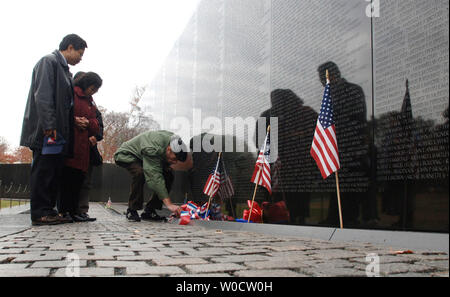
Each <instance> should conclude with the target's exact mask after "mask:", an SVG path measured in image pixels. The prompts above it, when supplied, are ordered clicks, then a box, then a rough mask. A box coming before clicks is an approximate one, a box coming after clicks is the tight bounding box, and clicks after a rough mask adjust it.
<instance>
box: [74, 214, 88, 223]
mask: <svg viewBox="0 0 450 297" xmlns="http://www.w3.org/2000/svg"><path fill="white" fill-rule="evenodd" d="M72 218H73V220H74V221H75V222H87V219H85V218H84V217H82V216H80V215H78V214H75V215H73V216H72Z"/></svg>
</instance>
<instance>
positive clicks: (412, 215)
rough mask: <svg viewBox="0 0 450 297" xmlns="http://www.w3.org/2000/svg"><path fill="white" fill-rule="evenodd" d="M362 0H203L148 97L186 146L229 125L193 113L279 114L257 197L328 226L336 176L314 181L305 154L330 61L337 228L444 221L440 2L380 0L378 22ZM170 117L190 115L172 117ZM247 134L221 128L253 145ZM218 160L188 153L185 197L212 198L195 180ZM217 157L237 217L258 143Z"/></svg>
mask: <svg viewBox="0 0 450 297" xmlns="http://www.w3.org/2000/svg"><path fill="white" fill-rule="evenodd" d="M367 5H369V3H368V2H367V1H363V0H345V1H344V0H339V1H332V0H324V1H312V0H311V1H298V0H246V1H240V0H203V1H201V2H200V4H199V6H198V8H197V10H196V12H195V14H194V15H193V17H192V19H191V21H190V22H189V23H188V24H187V26H186V28H185V30H184V32H183V34H182V35H181V36H180V38H179V39H178V41H177V42H176V44H175V45H174V47H173V49H172V51H171V52H170V54H169V55H168V57H167V59H166V61H165V63H164V64H163V67H162V69H161V71H160V73H159V74H158V75H157V76H156V77H155V78H154V79H153V80H152V82H151V92H150V96H149V97H148V98H146V100H147V101H146V103H147V104H148V105H150V107H151V108H152V109H153V111H154V117H155V119H156V120H158V122H159V123H160V124H161V126H162V128H164V129H168V130H175V131H176V132H178V133H179V134H181V136H182V137H183V138H184V139H185V141H186V142H189V140H191V138H192V137H194V139H195V138H196V137H197V138H201V137H204V136H205V135H208V134H202V135H200V134H201V133H205V132H206V133H210V134H211V133H212V134H222V135H223V134H226V133H225V131H223V130H222V131H216V130H211V128H210V127H203V128H202V129H200V128H199V127H198V125H197V126H195V124H196V120H203V121H204V120H208V119H210V118H211V117H216V118H219V119H220V120H222V121H224V119H225V117H241V118H244V119H245V118H247V117H253V118H255V121H256V118H258V117H262V118H266V119H267V123H270V117H276V118H277V119H278V121H277V122H275V123H272V125H274V126H276V128H277V130H278V142H277V145H278V156H277V159H276V160H273V163H272V165H271V167H272V168H271V169H272V175H273V180H272V183H273V184H272V187H273V188H274V191H273V192H274V193H273V195H272V196H270V195H268V193H267V191H266V190H264V189H262V188H261V189H259V190H258V191H257V196H256V200H257V201H259V202H262V201H270V202H276V201H285V202H286V204H287V207H288V208H289V211H290V223H291V224H308V225H324V226H337V225H338V210H337V201H336V200H337V199H336V184H335V179H334V176H330V177H329V178H328V179H326V180H323V179H322V178H321V176H320V173H319V170H318V169H317V166H316V165H315V163H314V161H313V159H312V158H311V157H310V155H309V150H310V145H311V142H312V137H313V131H314V128H315V124H316V120H317V114H318V111H319V109H320V104H321V100H322V93H323V88H324V82H325V70H326V69H328V70H329V72H330V79H331V94H332V97H333V104H334V112H335V122H336V130H337V139H338V148H339V156H340V161H341V170H340V171H339V178H340V189H341V198H342V208H343V209H342V211H343V215H344V227H357V228H382V229H392V228H393V229H411V230H431V231H448V198H449V197H448V196H449V193H448V181H447V180H448V132H449V131H448V93H449V88H448V68H449V67H448V65H449V64H448V61H449V59H448V49H449V44H448V41H449V39H448V31H449V28H448V6H449V5H448V1H442V0H436V1H423V0H413V1H410V0H401V1H388V0H385V1H381V3H380V12H379V17H377V18H369V17H367V15H366V8H367ZM176 117H184V118H186V119H187V120H188V122H187V123H186V124H185V125H174V122H173V119H174V118H176ZM197 124H198V122H197ZM256 126H257V125H256ZM256 134H257V133H256V132H255V131H253V130H252V129H251V128H248V129H244V130H243V131H236V134H235V135H238V137H234V138H233V136H231V135H225V136H223V137H224V140H225V139H227V138H229V137H231V138H233V139H234V141H235V143H236V144H237V143H245V147H246V148H252V149H255V148H256V147H257V144H260V142H261V141H260V140H258V139H257V138H258V137H257V135H256ZM239 135H241V136H239ZM252 135H253V136H255V137H253V138H252ZM248 136H250V137H248ZM216 158H217V153H215V152H213V153H207V152H205V151H202V152H196V153H194V167H195V168H194V171H193V172H192V174H191V176H190V177H189V178H186V180H185V181H184V182H183V183H182V184H185V183H190V190H189V191H188V192H189V193H188V195H189V198H190V199H193V200H196V201H198V202H201V201H206V200H207V199H208V197H206V196H205V195H204V194H202V188H203V185H204V183H205V181H206V179H207V177H208V174H209V173H210V172H211V170H212V168H213V167H214V165H215V160H216ZM224 159H225V164H226V166H227V168H229V170H228V173H229V175H230V178H231V180H232V182H233V186H234V188H235V193H234V196H233V197H232V199H231V201H232V203H231V204H230V202H229V201H225V202H226V203H225V206H226V207H225V209H227V211H228V213H229V214H230V215H231V214H233V215H235V216H237V217H241V216H242V207H241V204H243V203H246V200H248V199H251V198H252V194H253V184H251V183H250V177H251V174H252V172H253V167H254V163H255V160H256V153H255V152H253V151H252V150H245V152H239V153H225V154H224ZM268 220H269V221H271V220H270V218H268ZM272 221H274V220H272Z"/></svg>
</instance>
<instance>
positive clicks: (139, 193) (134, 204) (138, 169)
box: [116, 162, 174, 212]
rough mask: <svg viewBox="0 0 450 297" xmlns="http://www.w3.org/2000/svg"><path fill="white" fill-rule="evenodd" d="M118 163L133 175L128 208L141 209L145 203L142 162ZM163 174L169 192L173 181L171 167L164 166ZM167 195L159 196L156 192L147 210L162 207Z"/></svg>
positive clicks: (147, 205) (148, 203)
mask: <svg viewBox="0 0 450 297" xmlns="http://www.w3.org/2000/svg"><path fill="white" fill-rule="evenodd" d="M116 164H117V165H118V166H120V167H123V168H125V169H126V170H127V171H128V172H129V173H130V175H131V189H130V197H129V200H128V208H129V209H130V210H141V209H142V208H143V204H144V185H145V176H144V170H143V168H142V162H133V163H123V162H116ZM163 176H164V181H165V183H166V189H167V192H170V188H171V186H172V182H173V179H174V177H173V173H172V171H171V169H170V167H164V168H163ZM164 198H167V197H158V195H156V194H155V193H154V194H153V195H152V197H151V198H150V201H148V202H147V204H146V206H145V211H146V212H148V211H152V210H155V209H158V210H160V209H162V201H161V200H162V199H164Z"/></svg>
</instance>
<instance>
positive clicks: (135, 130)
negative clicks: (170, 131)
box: [99, 86, 160, 163]
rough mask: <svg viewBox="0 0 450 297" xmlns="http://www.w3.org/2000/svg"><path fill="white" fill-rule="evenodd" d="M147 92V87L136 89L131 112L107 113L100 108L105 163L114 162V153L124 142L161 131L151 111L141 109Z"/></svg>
mask: <svg viewBox="0 0 450 297" xmlns="http://www.w3.org/2000/svg"><path fill="white" fill-rule="evenodd" d="M145 90H146V87H145V86H144V87H136V88H135V90H134V93H133V96H132V98H131V101H130V110H129V112H115V111H107V110H106V109H104V108H101V107H99V108H100V111H101V112H102V115H103V125H104V128H103V139H104V140H103V141H102V142H100V143H99V150H100V152H101V153H102V156H103V160H104V161H105V162H108V163H113V162H114V153H115V152H116V150H117V149H118V148H119V147H120V145H121V144H122V143H123V142H125V141H127V140H130V139H131V138H133V137H134V136H136V135H138V134H140V133H142V132H145V131H149V130H152V131H154V130H158V129H159V127H160V126H159V124H158V123H157V122H156V121H155V120H153V118H152V116H151V115H150V113H149V111H148V110H147V109H146V108H142V107H141V104H140V103H142V98H143V95H144V93H145Z"/></svg>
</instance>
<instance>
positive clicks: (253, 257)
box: [0, 203, 449, 277]
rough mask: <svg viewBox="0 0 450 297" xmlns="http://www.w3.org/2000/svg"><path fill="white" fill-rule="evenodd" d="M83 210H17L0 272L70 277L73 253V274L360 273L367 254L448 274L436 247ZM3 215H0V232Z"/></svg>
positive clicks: (391, 272) (4, 239)
mask: <svg viewBox="0 0 450 297" xmlns="http://www.w3.org/2000/svg"><path fill="white" fill-rule="evenodd" d="M117 209H120V207H119V208H117ZM90 214H91V216H93V217H97V221H95V222H89V223H73V224H64V225H56V226H39V227H34V226H31V224H30V223H29V216H28V215H26V220H28V223H27V224H24V223H23V220H25V215H20V216H21V217H20V220H21V222H22V227H21V230H14V233H12V234H11V233H10V234H9V235H3V236H1V235H0V276H44V277H46V276H55V277H58V276H67V275H71V273H73V271H76V270H71V269H70V268H71V267H72V266H73V264H74V263H75V262H74V261H73V259H75V258H74V257H76V258H78V259H79V267H80V268H79V275H80V276H220V277H231V276H238V277H259V276H270V277H277V276H280V277H302V276H366V268H367V265H368V264H369V261H370V259H366V257H367V255H368V254H371V253H375V254H377V256H378V259H379V274H380V276H425V277H429V276H445V277H448V271H449V257H448V254H447V253H445V252H440V251H434V252H430V251H414V254H403V255H395V254H392V251H390V250H389V249H388V248H386V247H382V246H375V245H371V244H364V243H354V242H352V243H336V242H327V241H322V240H312V239H307V238H298V237H281V236H269V235H264V234H259V233H258V234H257V233H250V232H242V231H226V230H210V229H206V228H202V227H199V226H190V225H188V226H180V225H177V224H173V223H157V222H140V223H132V222H128V221H127V220H126V219H125V217H124V216H123V215H120V214H119V213H117V212H114V211H112V210H109V209H105V208H104V207H103V205H102V204H97V203H93V204H92V205H91V210H90ZM16 218H19V217H16ZM8 219H9V220H11V218H10V217H8V216H0V230H1V229H2V224H3V222H5V221H6V220H8ZM0 234H2V233H0ZM74 254H75V256H74ZM372 259H376V258H372ZM373 271H376V270H373Z"/></svg>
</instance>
